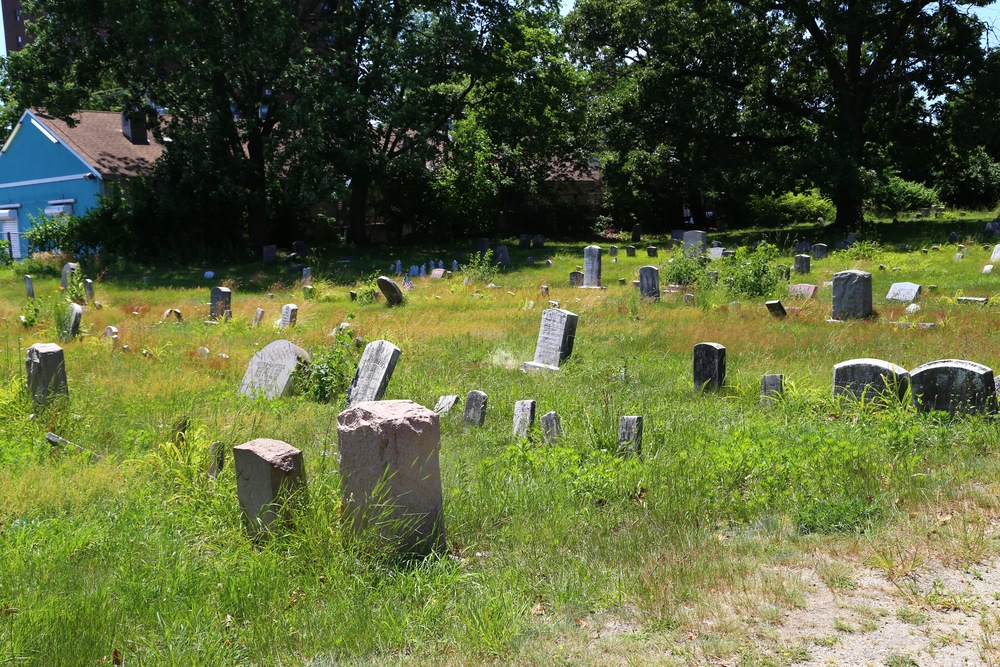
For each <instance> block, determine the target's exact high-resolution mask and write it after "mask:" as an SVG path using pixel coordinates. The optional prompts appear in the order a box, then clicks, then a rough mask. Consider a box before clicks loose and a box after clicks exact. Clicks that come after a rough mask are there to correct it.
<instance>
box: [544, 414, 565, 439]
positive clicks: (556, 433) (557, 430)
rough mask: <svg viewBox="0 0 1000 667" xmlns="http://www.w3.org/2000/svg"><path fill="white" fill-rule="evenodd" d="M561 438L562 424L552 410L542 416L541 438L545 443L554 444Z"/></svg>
mask: <svg viewBox="0 0 1000 667" xmlns="http://www.w3.org/2000/svg"><path fill="white" fill-rule="evenodd" d="M561 437H562V423H561V422H560V421H559V414H558V413H556V412H555V411H554V410H553V411H551V412H546V413H545V414H544V415H542V438H544V439H545V442H555V441H556V440H558V439H559V438H561Z"/></svg>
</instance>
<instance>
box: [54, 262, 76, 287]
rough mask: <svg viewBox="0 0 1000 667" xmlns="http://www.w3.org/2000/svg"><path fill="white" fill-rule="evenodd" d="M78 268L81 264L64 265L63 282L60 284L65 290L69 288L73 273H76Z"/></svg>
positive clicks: (68, 263)
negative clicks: (70, 277)
mask: <svg viewBox="0 0 1000 667" xmlns="http://www.w3.org/2000/svg"><path fill="white" fill-rule="evenodd" d="M77 267H79V264H77V263H76V262H66V263H65V264H63V268H62V281H61V282H60V283H59V284H60V285H62V288H63V289H66V288H67V287H69V276H70V274H71V273H76V269H77Z"/></svg>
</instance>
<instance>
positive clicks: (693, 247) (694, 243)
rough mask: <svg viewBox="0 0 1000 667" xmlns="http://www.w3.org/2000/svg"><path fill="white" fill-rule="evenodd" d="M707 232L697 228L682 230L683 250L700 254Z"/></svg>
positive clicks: (702, 250)
mask: <svg viewBox="0 0 1000 667" xmlns="http://www.w3.org/2000/svg"><path fill="white" fill-rule="evenodd" d="M707 240H708V234H707V233H705V232H702V231H699V230H691V231H688V232H684V252H685V253H694V254H696V255H700V254H702V253H704V252H705V245H706V242H707Z"/></svg>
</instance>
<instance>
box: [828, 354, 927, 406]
mask: <svg viewBox="0 0 1000 667" xmlns="http://www.w3.org/2000/svg"><path fill="white" fill-rule="evenodd" d="M909 388H910V373H909V371H907V370H906V369H905V368H903V367H902V366H897V365H896V364H893V363H890V362H888V361H882V360H881V359H850V360H848V361H842V362H840V363H839V364H836V365H835V366H834V367H833V395H834V396H850V397H853V398H856V399H859V400H864V401H865V402H871V401H876V400H879V399H881V398H883V397H885V396H889V395H892V396H896V397H897V398H899V399H902V398H903V396H905V395H906V391H907V390H908V389H909Z"/></svg>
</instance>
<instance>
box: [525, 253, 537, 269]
mask: <svg viewBox="0 0 1000 667" xmlns="http://www.w3.org/2000/svg"><path fill="white" fill-rule="evenodd" d="M524 265H525V266H534V265H535V258H534V257H532V256H531V255H528V256H527V258H525V260H524Z"/></svg>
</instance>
